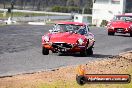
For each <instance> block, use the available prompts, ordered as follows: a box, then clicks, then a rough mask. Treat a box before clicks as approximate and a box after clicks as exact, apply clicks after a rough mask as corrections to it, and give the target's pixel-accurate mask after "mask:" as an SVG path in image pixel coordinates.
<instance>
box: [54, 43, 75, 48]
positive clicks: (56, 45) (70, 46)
mask: <svg viewBox="0 0 132 88" xmlns="http://www.w3.org/2000/svg"><path fill="white" fill-rule="evenodd" d="M52 47H54V48H72V45H71V44H67V43H53V44H52Z"/></svg>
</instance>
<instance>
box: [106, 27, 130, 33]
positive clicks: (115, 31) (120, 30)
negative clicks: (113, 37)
mask: <svg viewBox="0 0 132 88" xmlns="http://www.w3.org/2000/svg"><path fill="white" fill-rule="evenodd" d="M107 30H108V32H114V33H130V32H132V28H114V27H110V28H107Z"/></svg>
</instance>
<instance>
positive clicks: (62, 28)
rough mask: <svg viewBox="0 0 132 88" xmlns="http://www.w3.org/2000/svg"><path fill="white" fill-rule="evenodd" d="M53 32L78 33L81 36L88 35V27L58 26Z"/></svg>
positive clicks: (55, 26)
mask: <svg viewBox="0 0 132 88" xmlns="http://www.w3.org/2000/svg"><path fill="white" fill-rule="evenodd" d="M53 32H76V33H79V34H86V33H87V29H86V25H84V26H82V25H73V24H56V25H54V27H53Z"/></svg>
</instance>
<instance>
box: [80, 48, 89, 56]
mask: <svg viewBox="0 0 132 88" xmlns="http://www.w3.org/2000/svg"><path fill="white" fill-rule="evenodd" d="M80 55H81V56H83V57H85V56H87V55H88V53H87V50H83V51H81V52H80Z"/></svg>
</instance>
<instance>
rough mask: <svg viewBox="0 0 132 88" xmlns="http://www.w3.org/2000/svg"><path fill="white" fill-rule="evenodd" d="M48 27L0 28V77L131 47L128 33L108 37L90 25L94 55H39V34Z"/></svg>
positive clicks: (83, 59) (100, 29) (108, 55)
mask: <svg viewBox="0 0 132 88" xmlns="http://www.w3.org/2000/svg"><path fill="white" fill-rule="evenodd" d="M51 28H52V27H51V26H32V25H14V26H13V25H12V26H11V25H10V26H1V27H0V76H9V75H16V74H21V73H32V72H37V71H45V70H52V69H55V68H58V67H63V66H69V65H78V64H82V63H87V62H89V61H92V60H101V59H102V58H105V57H110V56H113V55H118V54H119V53H122V52H125V51H129V50H132V37H129V35H128V34H116V35H115V36H108V35H107V30H106V28H96V27H92V28H90V30H91V32H92V33H93V34H94V35H95V40H96V42H95V46H94V55H93V56H88V57H80V56H79V55H78V54H67V55H59V56H58V55H57V54H52V53H50V54H49V55H46V56H44V55H42V53H41V36H42V35H43V34H44V33H46V32H48V30H49V29H51Z"/></svg>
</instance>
